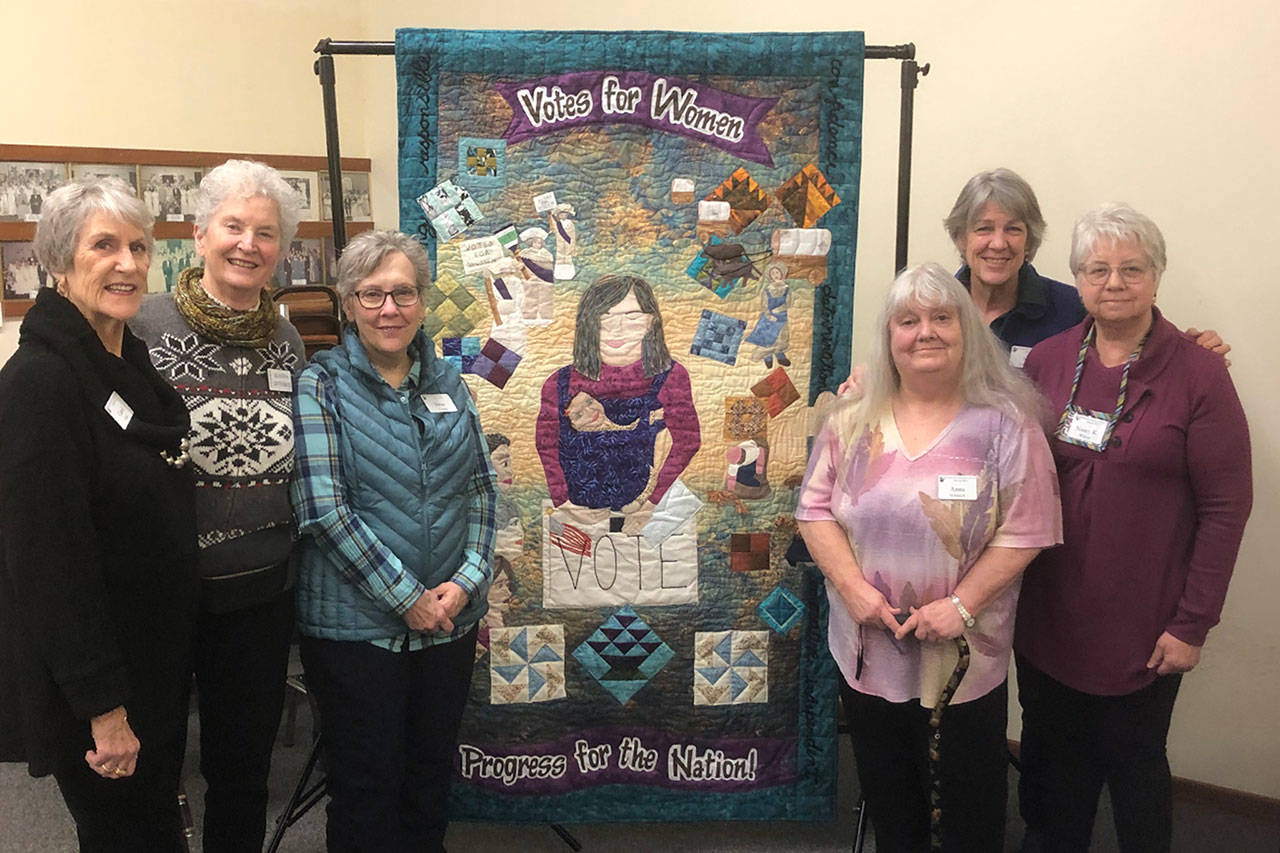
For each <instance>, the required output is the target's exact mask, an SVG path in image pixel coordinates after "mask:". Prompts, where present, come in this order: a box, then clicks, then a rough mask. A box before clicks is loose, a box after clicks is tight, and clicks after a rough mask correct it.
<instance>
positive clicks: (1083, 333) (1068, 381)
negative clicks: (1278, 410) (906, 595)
mask: <svg viewBox="0 0 1280 853" xmlns="http://www.w3.org/2000/svg"><path fill="white" fill-rule="evenodd" d="M1164 268H1165V245H1164V238H1163V237H1162V236H1161V234H1160V230H1159V229H1158V228H1157V227H1156V225H1155V223H1153V222H1152V221H1151V220H1150V219H1148V218H1147V217H1145V216H1143V215H1142V214H1140V213H1138V212H1137V211H1135V210H1133V209H1132V208H1130V207H1127V206H1124V205H1106V206H1103V207H1101V208H1098V209H1097V210H1094V211H1092V212H1090V213H1087V214H1085V215H1084V216H1082V217H1081V218H1080V220H1079V221H1078V222H1077V223H1076V226H1075V232H1074V233H1073V235H1072V241H1071V270H1072V272H1073V274H1074V275H1075V277H1076V286H1077V287H1078V288H1079V291H1080V296H1081V298H1082V300H1083V302H1084V306H1085V309H1086V310H1087V311H1088V314H1089V316H1088V317H1086V318H1085V320H1084V322H1082V323H1080V324H1079V325H1077V326H1075V327H1074V328H1071V329H1068V330H1067V331H1065V332H1062V333H1061V334H1058V335H1056V336H1054V337H1052V338H1049V339H1048V340H1046V341H1044V342H1042V343H1040V344H1039V345H1037V346H1036V347H1035V348H1034V349H1033V350H1032V351H1031V354H1030V356H1029V357H1028V358H1027V362H1026V371H1027V374H1028V375H1029V376H1030V377H1031V378H1032V379H1033V380H1034V381H1035V382H1036V384H1037V385H1038V386H1039V388H1040V390H1041V391H1042V392H1043V393H1044V394H1045V396H1047V397H1048V399H1049V403H1050V408H1051V410H1052V412H1053V413H1054V416H1055V418H1057V423H1056V425H1055V426H1053V428H1052V430H1051V432H1052V433H1053V435H1052V438H1051V441H1050V445H1051V447H1052V449H1053V455H1054V460H1055V462H1056V463H1057V466H1058V478H1059V481H1060V484H1061V489H1062V515H1063V535H1064V544H1063V546H1062V547H1061V548H1055V549H1052V550H1048V551H1045V552H1043V553H1041V554H1040V556H1039V557H1038V558H1037V559H1036V560H1035V562H1033V563H1032V564H1031V566H1030V567H1029V568H1028V569H1027V571H1026V575H1025V579H1024V582H1023V587H1022V597H1021V599H1020V600H1019V603H1018V617H1017V626H1016V632H1015V636H1014V650H1015V652H1016V653H1017V664H1018V690H1019V698H1020V700H1021V703H1022V719H1023V729H1022V778H1021V782H1020V785H1019V795H1020V801H1021V809H1022V814H1023V817H1024V819H1025V820H1026V822H1027V843H1026V846H1025V847H1024V849H1029V850H1040V849H1043V850H1087V849H1088V847H1089V839H1090V835H1091V834H1092V830H1093V820H1094V813H1095V811H1096V809H1097V804H1098V797H1099V794H1100V792H1101V789H1102V785H1103V784H1104V783H1106V784H1107V785H1108V786H1109V788H1110V792H1111V801H1112V806H1113V809H1114V812H1115V821H1116V831H1117V834H1118V837H1119V841H1120V847H1121V849H1123V850H1126V851H1128V850H1168V849H1169V847H1170V841H1171V832H1172V798H1171V793H1170V773H1169V763H1168V759H1167V757H1166V754H1165V741H1166V738H1167V735H1168V732H1169V721H1170V718H1171V716H1172V713H1173V703H1174V699H1175V698H1176V696H1177V693H1178V685H1179V682H1180V680H1181V677H1182V673H1184V672H1188V671H1190V670H1191V669H1193V668H1194V667H1195V666H1196V664H1197V663H1198V662H1199V660H1200V647H1201V646H1203V645H1204V641H1205V636H1206V635H1207V634H1208V632H1209V629H1210V628H1212V627H1213V626H1214V625H1215V624H1217V622H1218V617H1219V615H1220V613H1221V611H1222V602H1223V599H1224V598H1225V596H1226V592H1227V583H1228V581H1229V580H1230V578H1231V571H1232V568H1233V566H1234V564H1235V559H1236V552H1237V550H1238V548H1239V545H1240V538H1241V535H1242V534H1243V531H1244V524H1245V520H1246V519H1247V518H1248V516H1249V509H1250V505H1251V503H1252V485H1251V479H1250V459H1249V433H1248V428H1247V425H1246V423H1245V417H1244V411H1243V409H1242V408H1241V406H1240V400H1239V398H1238V397H1237V396H1236V392H1235V388H1234V386H1233V385H1232V383H1231V377H1230V376H1229V375H1228V373H1227V369H1226V365H1225V363H1224V361H1223V359H1222V357H1221V356H1219V355H1217V354H1215V353H1213V352H1210V351H1209V350H1206V349H1202V348H1201V347H1199V346H1196V344H1195V343H1194V342H1193V341H1192V340H1191V339H1190V338H1189V337H1188V336H1186V335H1183V334H1182V333H1180V332H1179V331H1178V330H1177V329H1176V328H1175V327H1174V326H1173V325H1172V324H1171V323H1169V322H1168V321H1167V320H1165V319H1164V317H1163V316H1162V315H1161V314H1160V311H1159V310H1157V309H1156V307H1155V298H1156V291H1157V289H1158V288H1159V286H1160V277H1161V274H1162V273H1163V272H1164Z"/></svg>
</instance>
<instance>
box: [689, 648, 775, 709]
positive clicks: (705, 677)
mask: <svg viewBox="0 0 1280 853" xmlns="http://www.w3.org/2000/svg"><path fill="white" fill-rule="evenodd" d="M768 701H769V632H768V631H697V632H695V633H694V639H693V704H694V705H745V704H747V703H751V702H768Z"/></svg>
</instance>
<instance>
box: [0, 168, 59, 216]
mask: <svg viewBox="0 0 1280 853" xmlns="http://www.w3.org/2000/svg"><path fill="white" fill-rule="evenodd" d="M66 182H67V164H66V163H0V220H10V221H13V220H16V221H19V222H36V221H38V220H39V219H40V211H41V209H42V208H43V207H44V200H45V199H46V198H48V197H49V193H51V192H53V191H54V190H56V189H57V188H58V187H60V186H62V185H63V184H65V183H66Z"/></svg>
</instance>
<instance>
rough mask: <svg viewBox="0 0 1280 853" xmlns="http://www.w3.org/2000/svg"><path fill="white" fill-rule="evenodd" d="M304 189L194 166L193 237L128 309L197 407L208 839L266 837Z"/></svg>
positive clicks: (283, 657) (261, 171)
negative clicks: (165, 278) (285, 258)
mask: <svg viewBox="0 0 1280 853" xmlns="http://www.w3.org/2000/svg"><path fill="white" fill-rule="evenodd" d="M298 215H299V214H298V200H297V196H296V195H295V193H294V191H293V189H292V188H291V187H290V186H289V185H288V184H287V183H285V181H284V179H283V178H281V177H280V175H279V173H278V172H276V171H275V170H274V169H272V168H271V167H270V166H266V165H263V164H262V163H254V162H250V161H246V160H229V161H227V162H226V163H224V164H222V165H221V166H218V167H217V168H215V169H213V170H211V171H210V172H209V173H208V174H207V175H205V177H204V180H203V181H201V182H200V193H199V199H198V207H197V211H196V225H195V244H196V251H197V252H198V253H199V254H200V256H201V257H202V258H203V259H204V266H203V267H195V268H192V269H188V270H186V271H184V272H183V273H182V274H181V276H180V277H179V280H178V284H177V286H176V287H175V288H174V290H173V292H172V293H165V294H159V295H156V296H152V297H150V298H149V299H147V300H146V301H145V302H144V303H143V306H142V310H141V311H139V312H138V315H137V317H136V318H135V319H134V320H133V321H132V323H131V328H132V329H133V332H134V334H136V335H138V336H139V337H140V338H142V339H143V340H144V341H146V342H147V345H148V347H149V348H150V350H151V360H152V362H153V363H154V364H155V366H156V368H157V369H158V370H159V371H160V373H161V375H162V376H164V377H165V379H167V380H168V381H169V383H170V384H171V385H173V387H174V388H175V389H176V390H177V391H178V393H179V394H181V395H182V397H183V399H184V400H185V402H186V404H187V408H188V409H189V410H190V412H191V460H192V462H193V463H194V465H195V474H196V521H197V524H198V527H199V544H200V575H201V613H200V622H199V626H198V630H197V635H196V664H195V671H196V686H197V691H198V698H199V707H200V771H201V773H202V774H203V775H204V778H205V781H206V782H207V783H208V786H209V787H208V792H207V793H206V795H205V816H204V839H203V841H204V849H205V850H210V851H221V850H255V851H256V850H260V849H261V848H262V842H263V838H264V836H265V833H266V808H267V775H268V772H269V770H270V763H271V747H272V745H273V743H274V742H275V733H276V729H277V727H278V725H279V721H280V711H281V707H282V705H283V704H284V680H285V668H286V666H287V664H288V652H289V640H290V637H291V636H292V633H293V613H294V602H293V597H294V596H293V583H294V579H293V577H292V572H291V571H290V562H289V555H290V552H291V550H292V546H293V541H294V538H295V532H294V524H293V513H292V511H291V509H290V506H289V491H288V490H289V479H290V476H291V475H292V473H293V419H292V412H291V408H292V407H291V403H290V398H291V396H292V392H293V374H294V373H295V372H296V371H297V370H299V369H300V368H301V366H302V362H303V349H302V339H301V338H300V337H299V335H298V332H297V330H296V329H294V327H293V326H292V325H290V324H289V322H288V321H287V320H284V319H282V318H281V317H280V316H279V315H278V314H277V313H276V311H275V308H274V305H273V304H272V300H271V297H270V295H269V294H268V293H267V292H266V291H267V285H268V283H269V282H270V281H271V275H272V272H273V271H274V270H275V267H276V263H277V261H278V260H279V258H280V253H281V250H282V247H284V246H287V245H289V241H290V240H291V239H292V238H293V235H294V233H295V232H296V231H297V225H298Z"/></svg>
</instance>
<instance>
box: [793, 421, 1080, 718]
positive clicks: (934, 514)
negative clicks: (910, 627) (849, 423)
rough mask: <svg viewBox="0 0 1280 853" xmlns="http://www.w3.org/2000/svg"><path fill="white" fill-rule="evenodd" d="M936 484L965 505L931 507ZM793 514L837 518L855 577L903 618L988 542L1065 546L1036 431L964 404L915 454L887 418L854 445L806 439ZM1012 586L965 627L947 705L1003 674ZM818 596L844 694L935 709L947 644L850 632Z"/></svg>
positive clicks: (951, 502)
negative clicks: (944, 481) (966, 649)
mask: <svg viewBox="0 0 1280 853" xmlns="http://www.w3.org/2000/svg"><path fill="white" fill-rule="evenodd" d="M940 476H948V477H953V478H958V479H952V480H950V484H951V485H952V487H953V489H956V493H963V495H964V497H963V498H961V499H940V497H939V496H940V494H941V493H940V492H939V489H940V487H941V486H940V483H939V477H940ZM970 495H973V496H974V497H973V499H967V498H968V497H969V496H970ZM796 518H797V519H798V520H800V521H835V522H838V523H839V524H840V526H841V527H843V528H844V530H845V532H846V533H848V535H849V542H850V544H851V545H852V546H853V553H854V556H855V557H856V559H857V561H858V566H859V567H860V568H861V569H862V575H863V577H865V578H866V579H867V580H868V581H869V582H870V583H871V584H872V585H873V586H875V587H876V589H878V590H880V592H881V593H883V594H884V596H885V598H886V599H887V600H888V601H889V604H890V606H892V607H900V608H902V610H903V612H907V609H908V608H909V607H913V606H915V607H919V606H921V605H924V604H927V603H928V602H930V601H933V600H934V599H937V598H942V597H945V596H947V595H950V594H951V592H952V591H953V590H954V589H955V588H956V585H957V584H958V583H959V582H960V580H961V579H962V578H963V577H964V576H965V574H966V573H967V572H968V571H969V569H970V568H971V567H972V566H973V564H974V563H975V562H976V561H977V559H978V557H979V556H981V555H982V553H983V551H985V550H986V549H987V548H988V547H989V546H997V547H1003V548H1045V547H1049V546H1052V545H1056V544H1058V543H1060V542H1062V508H1061V505H1060V503H1059V499H1058V480H1057V476H1056V474H1055V472H1054V467H1053V457H1052V456H1051V455H1050V452H1049V446H1048V443H1047V442H1046V441H1045V438H1044V434H1043V432H1042V431H1041V428H1040V427H1039V425H1037V424H1036V423H1035V422H1034V421H1032V420H1031V419H1026V418H1023V419H1015V418H1014V417H1012V416H1010V415H1009V414H1007V413H1005V412H1002V411H1000V410H997V409H993V408H980V407H973V406H968V407H966V408H964V409H962V410H961V411H960V413H959V414H957V415H956V417H955V418H954V419H953V420H952V421H951V423H950V424H948V425H947V427H946V428H945V429H944V430H943V431H942V432H941V433H940V434H939V435H938V437H937V438H935V439H934V441H933V443H932V444H931V445H930V446H929V447H928V448H927V449H926V450H924V451H923V452H922V453H920V454H919V455H918V456H916V457H915V458H911V457H910V456H908V455H907V452H906V450H905V449H904V448H903V446H902V440H901V438H900V437H899V435H898V430H897V426H896V425H895V423H894V419H893V414H892V412H886V413H885V415H884V416H883V417H882V418H881V419H880V422H879V424H877V425H876V426H875V427H873V428H870V429H864V430H862V432H860V433H859V434H858V435H856V436H854V437H853V442H852V444H850V443H848V442H845V441H842V440H841V438H840V437H839V436H838V435H836V432H835V430H834V429H833V428H832V425H831V423H828V425H827V426H826V427H825V428H824V429H823V430H822V432H821V433H819V435H818V437H817V439H815V442H814V447H813V454H812V457H811V458H810V460H809V470H808V472H807V473H806V474H805V479H804V484H803V486H802V487H801V492H800V502H799V506H798V507H797V509H796ZM1020 587H1021V578H1018V579H1017V580H1015V581H1014V582H1013V583H1012V584H1011V585H1010V586H1009V588H1008V589H1006V590H1004V592H1002V593H1000V594H999V595H997V596H996V597H995V598H994V599H992V601H991V602H989V603H988V604H987V606H986V607H984V608H983V610H982V611H981V612H980V613H978V614H977V622H976V624H975V625H974V627H973V628H969V629H966V631H965V637H966V638H967V639H968V641H969V646H970V650H971V654H972V657H971V659H970V664H969V670H968V673H967V674H966V675H965V677H964V680H963V681H962V682H961V683H960V687H959V689H958V690H957V692H956V694H955V697H954V698H953V700H952V702H953V703H961V702H968V701H971V700H974V699H978V698H981V697H982V696H985V695H986V694H987V693H989V692H990V691H991V690H993V689H994V688H996V687H998V686H999V685H1000V683H1001V682H1002V681H1004V679H1005V678H1006V677H1007V675H1008V671H1009V655H1010V647H1011V645H1012V642H1013V617H1014V612H1015V610H1016V609H1017V603H1018V590H1019V588H1020ZM827 594H828V597H829V599H830V601H831V616H830V619H829V622H828V629H827V630H828V643H829V645H830V647H831V653H832V655H833V656H834V657H835V659H836V663H837V664H838V665H839V667H840V671H841V672H842V673H843V674H844V677H845V680H846V681H848V683H849V684H850V686H852V687H853V688H854V689H855V690H858V691H860V692H862V693H868V694H871V695H873V696H880V697H882V698H884V699H887V700H889V701H891V702H905V701H908V700H910V699H920V700H921V702H922V704H924V705H925V706H932V705H933V702H934V700H935V699H936V697H937V695H938V693H939V692H940V691H941V689H942V686H943V684H944V683H945V682H946V679H947V678H948V677H949V676H950V674H951V670H952V669H953V668H954V665H955V661H956V651H955V644H954V643H951V642H946V643H922V642H920V641H919V640H917V639H915V637H908V638H906V639H905V640H901V641H899V640H896V639H894V637H893V635H892V634H890V633H889V632H888V631H887V630H885V629H884V628H875V627H872V626H870V625H867V626H859V625H858V623H856V622H855V621H854V620H853V617H852V616H850V615H849V612H848V610H847V609H846V608H845V607H844V605H843V603H842V601H841V599H840V597H839V596H838V595H837V594H836V592H835V589H834V587H833V586H832V585H831V583H830V581H828V583H827ZM859 657H861V663H862V665H861V672H860V673H859V671H858V669H859V666H858V662H859Z"/></svg>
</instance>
